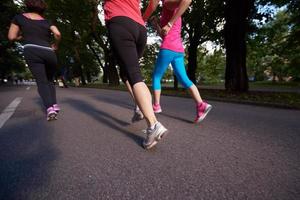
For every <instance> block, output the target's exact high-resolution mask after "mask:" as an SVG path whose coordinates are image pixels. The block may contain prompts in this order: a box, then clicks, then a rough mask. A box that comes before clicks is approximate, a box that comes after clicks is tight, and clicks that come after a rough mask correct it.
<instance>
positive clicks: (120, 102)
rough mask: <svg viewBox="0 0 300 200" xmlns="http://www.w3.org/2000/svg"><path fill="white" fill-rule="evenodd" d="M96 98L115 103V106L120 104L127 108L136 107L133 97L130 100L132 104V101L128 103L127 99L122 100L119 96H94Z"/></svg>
mask: <svg viewBox="0 0 300 200" xmlns="http://www.w3.org/2000/svg"><path fill="white" fill-rule="evenodd" d="M128 95H129V94H128ZM94 98H95V99H96V100H98V101H102V102H105V103H109V104H112V105H115V106H120V107H122V108H127V109H130V110H133V108H134V105H133V102H132V100H131V99H130V102H131V104H130V103H127V101H122V100H120V99H118V98H109V97H106V96H94Z"/></svg>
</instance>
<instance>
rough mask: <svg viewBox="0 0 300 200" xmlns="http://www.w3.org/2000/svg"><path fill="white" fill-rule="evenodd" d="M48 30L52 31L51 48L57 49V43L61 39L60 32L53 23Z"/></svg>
mask: <svg viewBox="0 0 300 200" xmlns="http://www.w3.org/2000/svg"><path fill="white" fill-rule="evenodd" d="M50 30H51V32H52V33H53V35H54V39H55V42H54V44H52V46H51V47H52V49H53V50H57V49H58V44H59V42H60V40H61V34H60V32H59V30H58V28H57V27H56V26H54V25H52V26H50Z"/></svg>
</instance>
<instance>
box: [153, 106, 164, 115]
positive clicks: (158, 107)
mask: <svg viewBox="0 0 300 200" xmlns="http://www.w3.org/2000/svg"><path fill="white" fill-rule="evenodd" d="M153 111H154V113H161V112H162V110H161V107H160V105H159V104H153Z"/></svg>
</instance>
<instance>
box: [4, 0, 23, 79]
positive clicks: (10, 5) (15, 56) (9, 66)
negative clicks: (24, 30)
mask: <svg viewBox="0 0 300 200" xmlns="http://www.w3.org/2000/svg"><path fill="white" fill-rule="evenodd" d="M18 11H19V8H18V7H17V6H16V5H15V4H14V2H13V0H2V1H1V4H0V12H1V18H0V79H1V80H3V79H4V78H5V77H7V76H9V75H10V74H11V73H12V72H22V71H24V70H25V64H24V62H23V60H22V57H21V55H20V51H21V49H20V48H18V44H15V43H11V42H9V41H8V39H7V33H8V28H9V25H10V21H11V19H12V18H13V16H14V15H16V14H17V13H18Z"/></svg>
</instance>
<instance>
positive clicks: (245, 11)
mask: <svg viewBox="0 0 300 200" xmlns="http://www.w3.org/2000/svg"><path fill="white" fill-rule="evenodd" d="M225 3H226V9H225V21H226V23H225V32H224V33H225V35H224V38H225V48H226V72H225V88H226V90H229V91H238V92H246V91H248V88H249V86H248V76H247V68H246V36H247V31H248V25H249V16H250V12H251V9H253V7H254V0H244V1H240V0H226V1H225Z"/></svg>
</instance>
